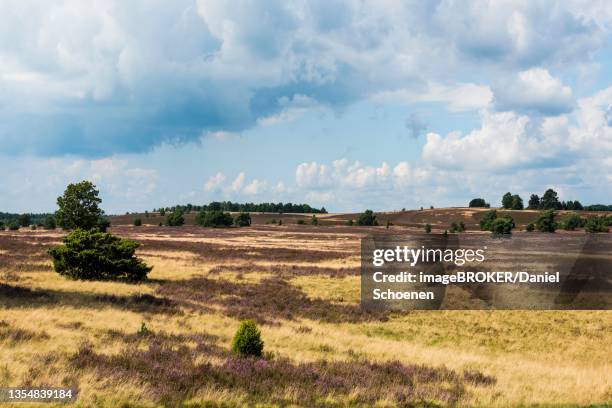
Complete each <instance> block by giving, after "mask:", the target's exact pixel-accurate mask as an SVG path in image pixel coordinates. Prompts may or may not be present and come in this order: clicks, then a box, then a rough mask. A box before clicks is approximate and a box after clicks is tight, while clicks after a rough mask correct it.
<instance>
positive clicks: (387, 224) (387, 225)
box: [385, 220, 393, 229]
mask: <svg viewBox="0 0 612 408" xmlns="http://www.w3.org/2000/svg"><path fill="white" fill-rule="evenodd" d="M391 225H393V224H391V222H390V221H389V220H387V223H386V224H385V227H386V228H387V229H389V227H390V226H391Z"/></svg>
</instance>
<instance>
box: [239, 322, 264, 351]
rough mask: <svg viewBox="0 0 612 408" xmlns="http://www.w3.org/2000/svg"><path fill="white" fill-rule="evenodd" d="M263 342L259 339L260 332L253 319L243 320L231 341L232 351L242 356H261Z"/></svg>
mask: <svg viewBox="0 0 612 408" xmlns="http://www.w3.org/2000/svg"><path fill="white" fill-rule="evenodd" d="M263 347H264V342H263V341H262V340H261V332H260V331H259V329H258V328H257V325H256V324H255V322H254V321H253V320H245V321H243V322H242V323H240V327H239V328H238V331H236V334H235V335H234V339H233V341H232V351H233V352H234V353H238V354H240V355H242V356H253V357H261V356H262V354H263Z"/></svg>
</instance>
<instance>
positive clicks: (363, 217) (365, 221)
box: [357, 210, 378, 226]
mask: <svg viewBox="0 0 612 408" xmlns="http://www.w3.org/2000/svg"><path fill="white" fill-rule="evenodd" d="M357 225H366V226H373V225H378V221H376V216H375V215H374V212H373V211H372V210H365V211H364V212H363V213H362V214H360V215H359V218H357Z"/></svg>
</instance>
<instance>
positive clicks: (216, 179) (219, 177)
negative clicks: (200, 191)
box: [204, 172, 225, 192]
mask: <svg viewBox="0 0 612 408" xmlns="http://www.w3.org/2000/svg"><path fill="white" fill-rule="evenodd" d="M224 182H225V175H224V174H223V173H221V172H218V173H217V174H215V175H214V176H210V178H209V179H208V181H207V182H206V184H205V185H204V191H205V192H210V191H215V190H218V189H219V188H220V187H221V185H222V184H223V183H224Z"/></svg>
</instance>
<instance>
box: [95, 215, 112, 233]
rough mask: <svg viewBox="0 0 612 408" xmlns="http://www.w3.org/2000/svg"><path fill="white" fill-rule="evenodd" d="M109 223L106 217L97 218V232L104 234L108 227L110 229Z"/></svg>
mask: <svg viewBox="0 0 612 408" xmlns="http://www.w3.org/2000/svg"><path fill="white" fill-rule="evenodd" d="M110 225H111V222H110V220H109V219H108V218H106V217H100V218H98V230H99V231H100V232H106V230H107V229H108V227H110Z"/></svg>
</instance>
